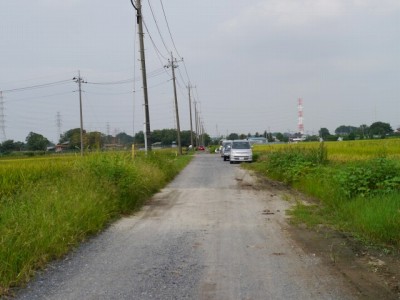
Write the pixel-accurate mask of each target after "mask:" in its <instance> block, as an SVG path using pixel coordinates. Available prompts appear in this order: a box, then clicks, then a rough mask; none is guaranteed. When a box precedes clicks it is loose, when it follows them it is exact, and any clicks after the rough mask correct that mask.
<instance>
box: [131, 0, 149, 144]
mask: <svg viewBox="0 0 400 300" xmlns="http://www.w3.org/2000/svg"><path fill="white" fill-rule="evenodd" d="M131 3H132V6H133V7H134V8H135V9H136V16H137V24H138V35H139V46H140V50H139V51H140V62H141V66H142V81H143V96H144V115H145V131H144V134H145V137H144V138H145V149H146V152H147V150H151V132H150V113H149V97H148V93H147V75H146V59H145V55H144V41H143V36H144V33H143V17H142V4H141V3H140V0H136V6H135V5H134V4H133V0H131Z"/></svg>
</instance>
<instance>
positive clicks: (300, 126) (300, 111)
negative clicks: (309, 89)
mask: <svg viewBox="0 0 400 300" xmlns="http://www.w3.org/2000/svg"><path fill="white" fill-rule="evenodd" d="M297 110H298V117H299V122H298V130H299V133H300V134H301V135H303V134H304V124H303V99H301V98H299V100H298V105H297Z"/></svg>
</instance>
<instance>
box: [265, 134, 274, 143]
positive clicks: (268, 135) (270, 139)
mask: <svg viewBox="0 0 400 300" xmlns="http://www.w3.org/2000/svg"><path fill="white" fill-rule="evenodd" d="M266 138H267V141H268V143H272V142H273V141H274V137H273V136H272V133H271V132H269V133H267V137H266Z"/></svg>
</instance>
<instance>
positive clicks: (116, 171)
mask: <svg viewBox="0 0 400 300" xmlns="http://www.w3.org/2000/svg"><path fill="white" fill-rule="evenodd" d="M190 159H191V157H190V156H181V157H177V156H176V155H175V153H172V152H165V151H163V152H155V153H153V154H149V155H144V154H143V153H139V156H137V157H136V158H135V159H132V158H131V157H130V154H129V153H93V154H90V155H87V156H85V157H83V158H82V157H80V156H60V157H47V158H34V159H32V158H30V159H27V158H26V159H14V160H6V159H3V160H0V237H1V238H0V297H1V295H4V294H6V293H7V292H8V291H9V288H10V287H12V286H15V285H19V284H21V283H24V282H26V281H27V280H29V278H30V277H31V275H32V274H33V273H34V271H35V270H37V269H38V268H42V267H44V266H45V265H46V263H48V262H49V261H50V260H52V259H56V258H59V257H62V256H63V255H64V254H65V253H66V252H68V251H69V250H70V249H71V248H72V247H75V246H76V245H78V244H79V243H80V242H82V241H83V240H85V239H86V238H87V237H88V236H89V235H91V234H94V233H97V232H99V231H101V230H102V229H103V228H104V227H105V226H107V224H109V223H110V221H112V220H113V219H115V218H117V217H118V216H120V215H121V214H129V213H131V212H133V211H135V210H136V209H138V208H139V207H140V206H141V205H142V204H143V203H144V201H146V199H148V198H149V196H151V195H152V194H154V193H155V192H157V191H158V190H159V189H161V188H162V187H163V186H164V185H165V184H166V183H167V182H169V181H170V180H171V179H172V178H173V177H174V176H175V175H176V174H178V172H179V171H180V170H181V169H182V168H183V167H184V166H186V164H187V163H188V162H189V160H190Z"/></svg>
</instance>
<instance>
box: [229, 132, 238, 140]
mask: <svg viewBox="0 0 400 300" xmlns="http://www.w3.org/2000/svg"><path fill="white" fill-rule="evenodd" d="M227 139H228V140H238V139H239V135H238V134H237V133H231V134H230V135H228V136H227Z"/></svg>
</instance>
